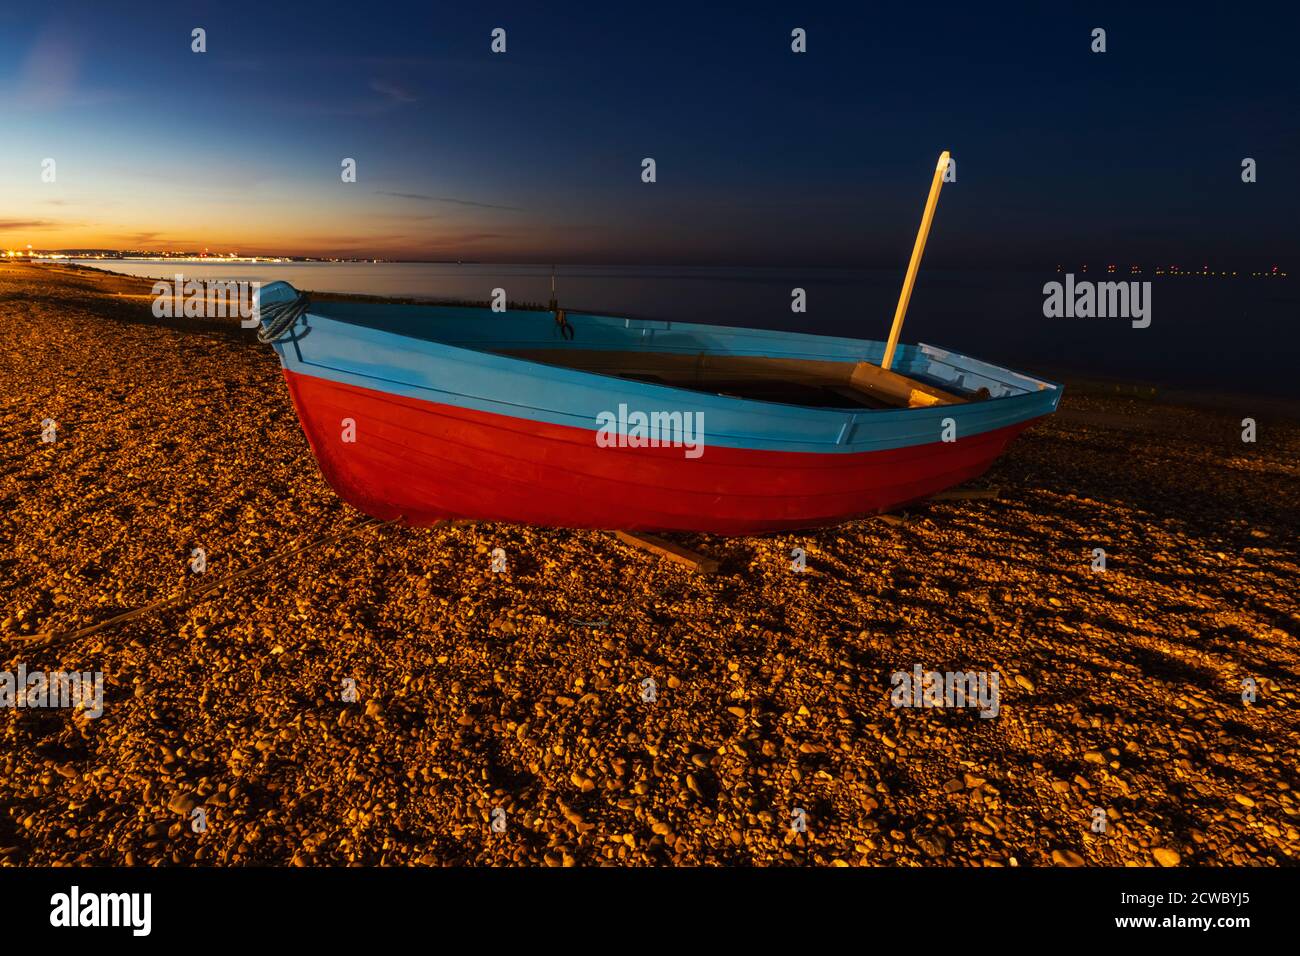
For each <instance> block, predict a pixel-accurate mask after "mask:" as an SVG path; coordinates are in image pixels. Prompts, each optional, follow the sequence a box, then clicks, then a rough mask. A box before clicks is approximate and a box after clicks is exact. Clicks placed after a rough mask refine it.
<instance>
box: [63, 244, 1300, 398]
mask: <svg viewBox="0 0 1300 956" xmlns="http://www.w3.org/2000/svg"><path fill="white" fill-rule="evenodd" d="M72 261H74V262H79V263H81V264H84V265H88V266H94V267H96V268H100V269H107V270H110V271H113V272H120V273H125V274H128V275H135V276H144V277H149V278H156V279H169V280H170V279H173V278H174V277H175V275H176V274H177V273H181V274H183V275H184V276H185V277H186V278H187V279H191V278H192V279H200V280H202V279H233V280H241V279H242V280H248V281H260V282H271V281H275V280H284V281H286V282H289V283H290V284H291V285H293V286H295V287H296V288H298V289H301V290H304V291H311V292H343V293H354V294H363V295H379V296H394V297H401V298H412V299H421V300H429V301H433V302H436V301H447V300H462V301H464V300H469V301H487V300H488V299H490V298H491V297H492V295H493V290H494V289H498V288H500V289H504V290H505V292H506V296H507V298H508V299H509V300H510V301H511V302H521V303H537V304H540V305H545V304H546V303H547V302H549V300H550V298H551V291H550V289H551V274H552V267H551V266H550V265H527V264H521V265H502V264H483V263H465V264H462V263H426V262H260V261H259V262H219V261H214V260H212V259H203V260H193V261H190V260H180V259H79V260H72ZM1073 274H1074V277H1075V282H1076V283H1078V282H1079V281H1081V280H1090V281H1094V282H1105V281H1123V282H1133V281H1141V282H1150V283H1151V285H1150V287H1149V301H1148V300H1147V299H1145V298H1144V300H1143V301H1144V303H1145V304H1146V305H1147V306H1148V312H1147V315H1148V317H1149V319H1150V323H1149V325H1147V326H1146V327H1144V328H1137V327H1134V323H1133V321H1131V320H1130V319H1129V318H1122V317H1111V318H1083V317H1066V316H1061V317H1048V316H1047V315H1045V314H1044V312H1045V309H1044V302H1045V299H1046V298H1047V295H1046V294H1045V291H1044V289H1045V286H1046V284H1047V283H1051V282H1063V281H1064V279H1065V276H1064V274H1062V273H1060V272H1057V271H1055V270H1040V271H980V272H974V271H970V272H966V271H942V270H926V269H922V272H921V274H920V276H919V277H918V279H917V282H916V286H915V290H914V292H913V294H912V299H911V303H910V305H909V308H908V312H907V320H906V324H905V325H904V328H903V335H902V340H903V341H904V342H926V343H929V344H932V345H938V346H943V347H945V348H948V349H952V350H955V351H958V352H962V353H965V354H968V355H972V356H975V357H977V358H981V359H984V360H986V361H990V362H993V363H995V364H998V365H1003V366H1006V367H1009V368H1015V369H1018V370H1021V371H1025V372H1029V373H1031V374H1037V375H1040V376H1045V377H1048V378H1052V377H1056V378H1084V379H1088V380H1093V381H1099V382H1106V381H1114V382H1128V383H1143V384H1149V385H1152V386H1163V387H1166V388H1174V389H1178V390H1180V391H1182V390H1190V391H1203V392H1207V393H1219V392H1226V393H1231V394H1238V395H1251V394H1258V395H1269V396H1276V397H1280V398H1296V397H1300V380H1298V378H1297V375H1296V367H1297V364H1298V363H1300V291H1298V289H1297V279H1296V278H1293V277H1290V276H1285V277H1283V276H1251V275H1248V274H1239V275H1236V276H1233V275H1230V274H1213V275H1200V274H1192V275H1172V276H1171V275H1160V276H1158V275H1154V274H1152V273H1151V272H1150V271H1147V272H1146V273H1145V274H1137V275H1125V274H1110V275H1107V274H1105V273H1104V272H1096V271H1093V272H1092V273H1091V274H1088V273H1084V272H1080V271H1074V273H1073ZM902 278H903V276H902V270H901V269H900V270H897V271H894V270H882V269H809V268H728V267H709V266H657V267H629V266H572V265H569V266H558V267H556V269H555V281H556V289H557V297H558V300H559V303H560V305H561V306H562V307H564V308H566V309H568V310H570V311H574V312H592V313H598V314H602V315H618V316H629V317H633V318H649V319H660V320H667V321H681V322H706V323H712V324H715V325H729V326H747V327H751V328H763V329H786V330H791V331H798V332H812V333H817V334H822V335H843V336H850V337H854V338H865V339H884V338H886V337H887V335H888V334H889V327H890V323H891V322H892V320H893V316H894V310H895V307H896V305H897V302H898V295H899V289H900V287H901V285H902ZM798 289H802V290H803V296H802V299H803V303H802V304H803V309H804V310H803V311H796V310H795V308H794V306H795V304H796V301H797V293H796V292H795V290H798Z"/></svg>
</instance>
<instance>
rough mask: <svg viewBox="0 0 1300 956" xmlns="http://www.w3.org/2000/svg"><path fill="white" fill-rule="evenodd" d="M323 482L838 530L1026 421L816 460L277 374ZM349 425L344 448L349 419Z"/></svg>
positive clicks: (424, 516) (351, 492) (985, 457)
mask: <svg viewBox="0 0 1300 956" xmlns="http://www.w3.org/2000/svg"><path fill="white" fill-rule="evenodd" d="M284 374H285V378H286V380H287V381H288V385H289V393H290V395H291V396H292V397H293V403H294V406H295V408H296V409H297V412H298V418H299V420H300V421H301V422H302V425H303V430H304V432H305V433H306V435H307V440H308V441H309V442H310V443H311V447H312V450H313V452H314V453H315V455H316V458H317V460H318V461H319V463H320V466H321V470H322V471H323V473H324V475H325V478H326V480H327V481H328V482H329V483H330V485H331V487H333V488H334V490H335V491H336V492H337V493H338V495H339V496H340V497H341V498H343V499H344V500H345V501H347V502H348V503H349V504H351V505H352V506H353V507H355V508H357V509H359V510H360V511H363V512H365V513H366V514H368V515H373V516H374V517H376V518H380V519H383V520H389V519H393V518H401V519H404V520H405V521H406V522H408V523H410V524H412V525H425V524H431V523H433V522H435V521H438V520H441V519H446V518H465V519H475V520H480V521H502V522H508V523H512V524H531V525H542V526H548V527H563V528H602V529H611V530H612V529H621V530H625V531H703V532H711V533H714V534H722V535H748V534H757V533H762V532H774V531H788V530H794V529H798V528H811V527H819V526H825V525H832V524H837V523H839V522H842V521H845V520H847V519H850V518H853V517H857V516H861V515H868V514H876V513H879V512H882V511H889V510H891V509H894V508H897V507H898V506H900V505H904V504H907V503H908V502H911V501H916V500H919V499H922V498H927V497H929V496H930V495H933V494H935V493H937V492H939V491H942V490H943V489H945V488H950V487H952V486H953V485H957V484H960V483H962V482H964V481H968V480H969V479H971V478H974V477H976V476H978V475H980V474H982V473H983V472H984V471H985V470H987V469H988V467H989V465H990V464H992V463H993V461H994V460H995V459H996V458H997V457H998V456H999V455H1000V454H1001V453H1002V452H1003V451H1004V450H1005V448H1006V447H1007V444H1008V443H1009V442H1010V441H1011V440H1012V439H1013V438H1015V436H1016V435H1018V434H1019V433H1020V432H1021V430H1023V429H1024V428H1025V427H1026V426H1028V425H1029V424H1031V422H1032V420H1030V421H1024V422H1019V423H1017V424H1014V425H1010V426H1007V427H1004V428H999V429H996V430H994V431H988V432H984V433H981V434H977V435H972V436H970V437H966V438H960V439H958V440H957V441H954V442H936V443H932V444H926V445H919V446H911V447H906V448H897V449H891V450H887V451H875V452H861V453H840V454H814V453H807V452H786V451H763V450H755V449H742V448H728V447H719V446H712V445H711V446H709V447H708V448H706V449H705V451H704V454H703V455H702V456H701V457H699V458H695V459H688V458H686V457H684V455H683V452H682V449H681V448H602V447H599V446H597V444H596V442H595V430H594V429H591V430H589V429H584V428H572V427H567V426H563V425H554V424H549V423H546V422H538V421H532V420H529V419H522V418H512V417H509V416H504V415H495V414H490V413H485V412H480V411H475V410H471V409H465V408H461V407H458V406H454V405H442V404H434V403H431V402H425V401H420V400H418V399H412V398H407V397H404V396H400V395H393V394H389V393H387V392H381V391H375V390H371V389H365V388H358V387H356V386H353V385H345V384H341V383H337V382H332V381H329V380H326V379H322V378H316V377H314V376H308V375H300V374H297V373H295V372H291V371H289V370H287V369H286V370H285V373H284ZM345 419H351V420H352V421H353V422H354V423H355V424H354V434H353V435H352V437H353V438H354V440H353V441H350V442H348V441H344V437H345V435H344V420H345Z"/></svg>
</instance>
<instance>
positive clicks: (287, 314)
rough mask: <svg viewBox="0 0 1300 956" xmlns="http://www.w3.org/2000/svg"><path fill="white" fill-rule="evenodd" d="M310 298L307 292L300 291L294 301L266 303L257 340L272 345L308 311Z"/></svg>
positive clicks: (261, 312)
mask: <svg viewBox="0 0 1300 956" xmlns="http://www.w3.org/2000/svg"><path fill="white" fill-rule="evenodd" d="M308 303H309V299H308V297H307V293H306V292H299V293H298V297H297V298H296V299H294V300H293V301H292V302H274V303H272V304H271V305H264V306H262V307H261V310H260V317H261V319H262V327H261V328H260V329H258V330H257V341H259V342H261V343H262V344H263V345H270V344H271V343H272V342H274V341H275V340H276V339H278V338H279V337H280V336H282V335H284V333H285V332H287V331H289V329H291V328H293V324H294V323H295V322H297V321H298V318H299V316H301V315H302V314H303V313H304V312H306V311H307V305H308Z"/></svg>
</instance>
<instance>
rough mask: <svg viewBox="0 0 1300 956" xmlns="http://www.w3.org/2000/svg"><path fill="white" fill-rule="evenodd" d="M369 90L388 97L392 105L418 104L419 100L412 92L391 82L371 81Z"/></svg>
mask: <svg viewBox="0 0 1300 956" xmlns="http://www.w3.org/2000/svg"><path fill="white" fill-rule="evenodd" d="M370 88H371V89H372V90H374V91H375V92H376V93H379V94H382V95H383V96H386V97H388V99H389V100H391V101H392V102H393V103H418V102H419V101H420V98H419V97H418V96H416V95H415V93H413V92H412V91H410V90H408V89H407V88H406V87H404V86H401V85H400V84H397V83H394V82H392V81H391V80H378V79H376V80H371V81H370Z"/></svg>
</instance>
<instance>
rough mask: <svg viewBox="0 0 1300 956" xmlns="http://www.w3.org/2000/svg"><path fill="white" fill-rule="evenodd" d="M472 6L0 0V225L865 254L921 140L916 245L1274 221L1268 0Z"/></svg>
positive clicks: (464, 250)
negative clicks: (941, 172)
mask: <svg viewBox="0 0 1300 956" xmlns="http://www.w3.org/2000/svg"><path fill="white" fill-rule="evenodd" d="M472 6H473V9H470V10H466V9H465V8H464V5H452V4H432V3H418V4H384V3H367V4H348V5H337V4H329V3H314V4H297V3H282V4H269V3H260V4H245V3H221V4H190V5H187V7H189V10H187V12H177V11H176V10H175V9H174V8H173V6H172V5H169V4H166V5H165V4H158V5H157V6H156V7H155V9H153V10H149V9H148V5H145V4H131V5H106V4H94V5H90V4H86V5H79V4H69V5H61V6H59V7H58V8H57V9H55V8H45V7H42V6H40V5H36V4H31V5H27V6H26V7H25V8H20V7H18V6H17V5H14V4H9V5H6V7H5V10H4V11H3V12H0V81H3V89H4V91H5V92H4V94H3V95H2V96H0V121H2V122H3V125H4V126H5V127H6V128H7V129H8V131H9V132H8V135H6V136H5V138H4V141H0V199H2V200H3V206H2V207H0V246H4V245H8V246H9V247H18V246H20V245H25V244H26V243H32V244H33V245H35V246H36V247H38V248H41V247H45V248H51V247H60V246H74V245H75V246H87V245H103V246H112V247H122V246H141V247H148V248H169V247H182V246H183V247H185V248H195V247H203V246H210V247H212V249H213V251H236V250H237V251H239V252H241V253H251V252H282V253H303V254H346V255H382V256H389V257H412V258H416V257H435V258H446V257H452V258H455V257H464V258H472V259H480V260H501V261H504V260H513V261H518V260H530V261H551V260H554V261H558V262H577V261H581V262H610V263H638V262H644V263H660V262H677V263H713V264H784V265H861V266H889V267H893V266H896V265H898V264H899V263H901V262H902V261H905V259H906V256H907V254H908V252H909V251H910V247H911V241H912V237H913V235H914V233H915V229H916V226H917V222H918V220H919V217H920V211H921V206H922V204H923V202H924V198H925V192H926V189H927V187H928V183H929V178H930V174H931V171H932V170H933V168H934V161H935V158H936V157H937V155H938V153H939V152H940V150H942V149H945V148H946V149H950V150H952V152H953V155H954V157H955V158H956V160H957V176H958V178H957V182H956V183H954V184H950V185H948V186H946V187H945V189H944V192H943V197H942V199H941V201H940V204H939V213H938V217H937V219H936V223H935V229H934V232H933V234H932V238H931V244H930V247H929V250H928V252H927V257H928V258H927V262H928V264H930V265H931V266H934V267H938V268H943V267H959V266H983V265H992V266H997V267H1002V268H1014V267H1020V266H1024V267H1040V266H1042V265H1044V264H1053V263H1054V262H1056V261H1063V262H1067V263H1073V262H1078V261H1090V262H1097V263H1101V262H1104V261H1115V262H1119V263H1125V262H1130V261H1132V262H1141V263H1144V264H1154V263H1155V262H1164V263H1174V262H1177V263H1180V264H1183V265H1188V266H1191V265H1200V264H1201V263H1202V262H1205V261H1209V262H1212V263H1215V264H1219V263H1223V264H1238V263H1240V264H1242V265H1243V266H1246V267H1257V266H1261V265H1264V264H1269V265H1271V264H1273V263H1279V264H1282V265H1283V267H1291V268H1293V267H1294V259H1295V257H1296V253H1297V251H1300V249H1298V247H1300V240H1298V239H1297V228H1296V223H1297V222H1300V188H1297V185H1296V179H1295V176H1296V170H1297V168H1298V166H1300V114H1298V111H1297V106H1298V104H1300V97H1298V96H1297V93H1298V92H1300V80H1297V77H1296V66H1295V64H1296V62H1297V58H1296V53H1295V46H1296V36H1297V27H1298V26H1300V16H1297V14H1296V12H1295V9H1296V8H1295V7H1294V6H1291V7H1287V6H1283V5H1281V4H1277V5H1268V4H1265V5H1261V6H1254V5H1250V6H1244V5H1236V6H1227V7H1220V8H1218V9H1217V10H1211V9H1209V8H1208V7H1207V8H1206V9H1196V8H1193V7H1177V6H1166V7H1162V8H1160V9H1145V10H1141V11H1136V10H1133V9H1131V7H1132V5H1130V4H1080V5H1071V4H1032V5H1030V4H1027V5H1024V6H1007V7H1003V8H1001V9H1000V10H997V11H995V12H989V10H986V9H980V8H977V7H976V6H975V5H961V6H954V7H953V8H951V9H945V8H944V7H943V6H939V7H928V6H927V7H921V6H919V5H918V6H908V5H904V4H888V5H877V4H865V3H854V4H818V5H806V4H797V3H784V4H735V5H704V4H682V5H673V4H664V3H650V4H638V5H632V4H618V5H611V8H610V9H600V8H598V7H597V5H590V6H588V5H577V4H531V3H530V4H488V5H483V6H480V5H477V4H475V5H472ZM196 26H201V27H204V28H205V29H206V30H207V44H208V52H207V53H206V54H203V55H197V54H194V53H192V52H191V51H190V30H191V29H192V28H193V27H196ZM498 26H499V27H503V28H505V29H506V30H507V37H508V41H507V42H508V52H507V53H506V54H504V55H493V54H492V53H491V52H490V51H489V43H490V32H491V30H492V29H493V28H494V27H498ZM794 27H803V28H805V29H806V30H807V32H808V52H807V53H806V54H799V55H797V54H794V53H792V52H791V51H790V31H791V30H792V29H793V28H794ZM1094 27H1103V28H1105V29H1106V31H1107V47H1108V50H1107V52H1106V53H1104V54H1094V53H1091V52H1090V50H1089V46H1090V43H1091V36H1090V34H1091V31H1092V29H1093V28H1094ZM647 156H650V157H654V158H655V160H656V162H657V166H658V182H656V183H654V184H650V185H647V184H644V183H642V182H641V179H640V170H641V166H640V164H641V160H642V158H644V157H647ZM44 157H55V158H56V159H57V160H58V172H59V176H58V180H57V182H56V183H52V184H50V183H42V182H40V180H39V164H40V162H41V159H42V158H44ZM343 157H353V158H355V159H356V160H357V163H358V182H357V183H355V184H344V183H342V182H341V181H340V177H339V163H340V160H341V159H342V158H343ZM1244 157H1252V158H1254V159H1255V160H1256V161H1257V162H1258V177H1259V181H1258V182H1256V183H1254V184H1250V185H1247V184H1243V183H1242V181H1241V176H1240V172H1241V161H1242V159H1243V158H1244Z"/></svg>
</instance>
